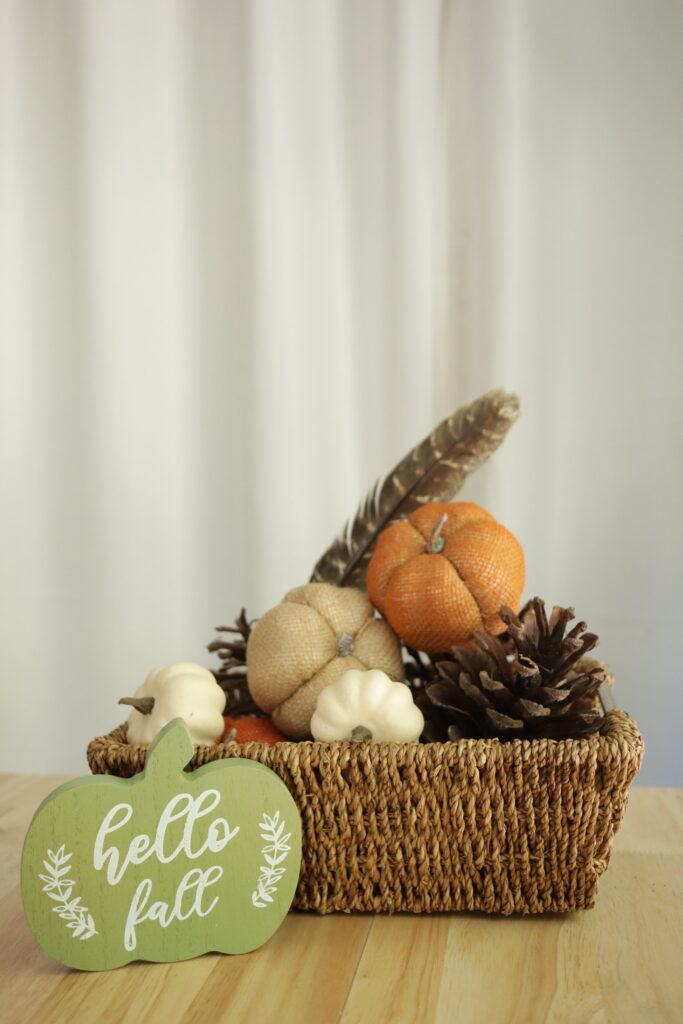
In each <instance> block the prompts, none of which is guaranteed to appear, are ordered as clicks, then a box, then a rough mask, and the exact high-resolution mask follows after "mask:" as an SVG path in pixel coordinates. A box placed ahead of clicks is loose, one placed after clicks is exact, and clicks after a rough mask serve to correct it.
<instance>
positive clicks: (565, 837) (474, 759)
mask: <svg viewBox="0 0 683 1024" xmlns="http://www.w3.org/2000/svg"><path fill="white" fill-rule="evenodd" d="M147 749H148V748H147V746H146V745H131V744H128V743H126V726H125V725H121V726H119V727H118V728H117V729H115V730H114V731H113V732H111V733H109V735H108V736H101V737H99V738H98V739H95V740H93V741H92V742H91V743H90V745H89V747H88V763H89V765H90V768H91V771H92V772H93V773H94V774H100V775H101V774H105V775H118V776H121V777H123V778H129V777H130V776H132V775H135V774H136V773H137V772H139V771H140V770H141V769H142V768H143V767H144V764H145V757H146V754H147ZM642 752H643V741H642V737H641V736H640V733H639V732H638V729H637V727H636V725H635V723H634V722H633V721H632V719H631V718H630V717H629V716H628V715H627V714H626V713H625V712H624V711H610V712H608V713H607V715H606V719H605V724H604V726H603V728H602V731H601V733H600V734H594V735H591V736H586V737H583V738H581V739H574V740H533V741H531V742H530V741H528V740H513V741H511V742H508V743H501V742H500V741H499V740H461V741H459V742H457V743H425V744H418V743H369V742H368V743H362V744H352V743H346V742H344V743H341V742H340V743H313V742H302V743H289V742H288V743H277V744H274V745H268V744H263V743H244V744H238V743H226V744H219V745H213V746H198V747H195V756H194V757H193V759H192V761H191V762H190V765H189V767H190V768H197V767H199V766H200V765H202V764H205V763H206V762H208V761H215V760H217V759H219V758H223V757H246V758H250V759H252V760H254V761H260V762H261V764H265V765H267V766H268V767H269V768H272V770H273V771H274V772H276V773H277V774H278V775H279V776H280V778H281V779H283V781H284V782H285V784H286V786H287V788H288V789H289V791H290V792H291V794H292V796H293V797H294V800H295V801H296V804H297V806H298V808H299V811H300V813H301V827H302V839H303V857H302V863H301V876H300V879H299V886H298V888H297V892H296V896H295V898H294V903H293V906H294V908H296V909H299V910H314V911H317V912H318V913H321V914H326V913H330V912H332V911H375V912H393V911H413V912H415V913H422V912H429V911H452V910H480V911H486V912H487V913H502V914H511V913H515V912H518V913H524V914H533V913H542V912H545V911H567V910H575V909H579V908H587V907H591V906H593V904H594V903H595V896H596V888H597V881H598V878H599V877H600V875H601V874H602V872H603V871H604V870H605V868H606V867H607V864H608V862H609V857H610V851H611V846H612V840H613V838H614V834H615V832H616V831H617V829H618V827H619V825H620V823H621V819H622V817H623V814H624V811H625V809H626V802H627V798H628V789H629V786H630V784H631V781H632V780H633V777H634V776H635V774H636V772H637V771H638V768H639V767H640V762H641V759H642Z"/></svg>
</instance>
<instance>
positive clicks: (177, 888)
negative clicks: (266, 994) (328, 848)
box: [21, 718, 301, 971]
mask: <svg viewBox="0 0 683 1024" xmlns="http://www.w3.org/2000/svg"><path fill="white" fill-rule="evenodd" d="M192 753H193V746H192V742H191V740H190V737H189V735H188V732H187V727H186V726H185V723H184V722H183V720H182V719H180V718H177V719H175V720H174V721H173V722H170V723H169V724H168V725H167V726H165V728H164V729H162V730H161V731H160V732H159V734H158V735H157V736H156V738H155V740H154V742H153V743H152V745H151V746H150V749H149V753H148V755H147V763H146V766H145V769H144V771H142V772H141V773H140V774H139V775H136V776H135V777H134V778H132V779H118V778H113V777H112V776H88V777H84V778H80V779H75V780H74V781H73V782H67V783H66V784H65V785H64V786H60V787H59V788H58V789H56V790H54V792H53V793H51V794H50V795H49V796H48V797H47V798H46V799H45V800H44V801H43V803H42V804H41V805H40V807H39V808H38V810H37V811H36V814H35V817H34V818H33V821H32V823H31V826H30V828H29V831H28V834H27V836H26V840H25V842H24V851H23V855H22V862H21V890H22V897H23V902H24V911H25V913H26V917H27V919H28V922H29V925H30V927H31V930H32V932H33V934H34V935H35V937H36V939H37V940H38V942H39V943H40V945H41V946H42V947H43V949H44V950H45V951H46V952H47V953H49V954H50V955H51V956H53V957H55V959H57V960H60V961H61V962H62V963H64V964H67V965H68V966H69V967H77V968H81V969H83V970H91V971H98V970H104V969H106V968H109V967H119V966H120V965H121V964H125V963H128V962H129V961H131V960H152V961H157V962H173V961H176V960H187V959H189V958H190V957H195V956H199V955H200V954H201V953H206V952H209V951H217V952H222V953H246V952H248V951H249V950H251V949H256V947H258V946H260V945H262V944H263V943H264V942H265V941H266V940H267V939H269V938H270V936H271V935H272V934H273V933H274V932H275V931H276V929H277V928H278V926H279V925H280V924H281V922H282V920H283V918H284V917H285V915H286V913H287V911H288V910H289V906H290V904H291V902H292V899H293V898H294V892H295V889H296V885H297V881H298V878H299V868H300V864H301V823H300V820H299V812H298V810H297V807H296V804H295V803H294V800H293V799H292V797H291V795H290V793H289V790H288V789H287V787H286V786H285V784H284V783H283V782H282V780H281V779H280V778H279V777H278V776H277V775H276V774H275V772H273V771H271V770H270V768H266V767H265V766H264V765H261V764H258V763H257V762H256V761H248V760H245V759H243V758H230V759H226V760H221V761H213V762H212V763H210V764H207V765H204V766H203V767H201V768H199V769H197V771H194V772H184V771H183V767H184V765H186V764H187V762H188V761H189V760H190V758H191V757H192Z"/></svg>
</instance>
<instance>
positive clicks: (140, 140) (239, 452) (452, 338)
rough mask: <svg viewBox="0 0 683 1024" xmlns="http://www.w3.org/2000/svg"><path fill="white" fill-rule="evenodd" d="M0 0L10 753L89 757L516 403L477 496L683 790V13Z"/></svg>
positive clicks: (478, 480)
mask: <svg viewBox="0 0 683 1024" xmlns="http://www.w3.org/2000/svg"><path fill="white" fill-rule="evenodd" d="M0 11H1V14H0V147H1V158H0V254H1V255H0V259H1V261H2V267H1V274H0V288H1V289H2V290H1V293H0V331H1V334H0V337H1V341H2V356H3V358H2V367H1V374H0V423H1V429H0V444H1V445H2V475H1V477H0V479H1V480H2V519H1V522H2V530H1V532H0V559H1V564H0V568H1V573H2V576H1V578H2V609H1V613H0V616H1V617H0V644H1V646H0V665H1V671H2V693H3V712H2V717H1V723H2V724H1V747H0V769H3V770H6V771H31V770H33V771H42V772H48V771H52V772H54V771H64V772H79V771H84V770H85V768H86V766H85V756H84V752H85V748H86V746H87V743H88V740H89V739H90V738H91V737H92V736H95V735H98V734H101V733H103V732H105V731H108V730H109V729H110V728H111V727H112V726H114V725H115V724H117V723H118V722H119V721H121V720H122V719H123V717H125V716H124V715H123V714H122V709H120V708H118V707H117V704H116V702H117V699H118V697H119V696H122V695H127V694H130V693H131V692H132V691H133V690H134V689H135V688H136V687H137V686H138V685H139V684H140V682H142V679H143V678H144V676H145V674H146V673H147V672H148V671H149V670H150V669H151V668H153V667H154V666H156V665H159V664H164V663H169V662H172V661H180V660H192V661H199V662H202V663H204V664H209V665H210V664H212V661H211V657H210V656H209V655H208V654H207V653H206V650H205V646H206V643H207V642H208V641H209V640H210V639H211V638H212V637H213V635H214V633H213V627H214V626H215V625H217V624H219V623H221V622H225V621H226V620H228V621H229V620H232V618H233V617H234V616H235V615H236V614H237V612H238V611H239V609H240V607H241V606H242V605H246V607H247V610H248V612H249V613H250V614H251V615H252V616H255V615H257V614H260V613H262V612H264V611H265V610H266V609H267V608H268V607H270V606H271V605H272V604H274V603H275V602H277V601H279V600H280V599H281V597H282V596H283V595H284V593H285V592H286V591H287V590H288V589H290V588H291V587H293V586H296V585H298V584H300V583H302V582H305V581H306V580H307V579H308V576H309V574H310V571H311V568H312V566H313V564H314V562H315V561H316V559H317V557H318V556H319V555H320V554H321V553H322V550H323V549H324V547H325V546H326V544H327V543H328V541H329V540H330V539H331V538H332V536H333V535H334V534H335V532H336V531H337V530H338V529H339V528H340V527H341V525H342V523H343V521H344V519H345V518H346V517H347V516H348V515H349V514H350V513H352V512H353V510H354V509H355V507H356V505H357V503H358V501H359V499H360V497H361V496H362V495H363V494H364V492H365V490H366V489H367V487H368V486H369V484H370V483H371V482H372V481H373V480H374V479H375V478H376V477H377V476H379V475H381V474H382V473H383V472H385V471H386V470H387V469H388V468H390V467H391V465H393V463H394V462H395V461H396V460H397V459H398V458H399V457H400V456H401V455H402V454H403V453H404V452H405V451H406V450H407V449H408V448H409V447H411V446H412V445H413V444H414V443H415V442H416V441H418V440H419V439H420V438H421V437H422V436H423V435H424V434H425V433H426V432H427V431H428V430H429V429H431V427H432V426H433V425H434V424H435V423H436V422H437V421H438V420H439V419H440V418H441V417H443V416H444V415H446V414H447V413H448V412H450V411H452V410H453V409H454V408H455V407H456V406H458V405H460V404H462V403H463V402H465V401H468V400H470V399H472V398H474V397H476V396H477V395H478V394H480V393H482V392H483V391H486V390H488V389H489V388H491V387H495V386H503V387H506V388H509V389H511V390H515V391H517V392H518V393H519V394H520V396H521V399H522V406H523V417H522V419H521V420H520V422H519V423H518V424H517V425H516V426H515V427H514V428H513V430H512V432H511V434H510V436H509V438H508V439H507V440H506V442H505V444H504V445H503V447H502V448H501V449H500V450H499V451H498V453H497V454H496V455H495V456H494V457H493V459H492V461H491V462H490V463H489V465H488V466H487V467H486V468H485V469H483V470H481V471H480V472H479V473H478V474H477V475H476V476H474V477H472V478H471V480H470V481H469V482H468V484H467V486H466V489H465V491H464V492H462V497H466V498H469V499H471V500H475V501H479V502H481V503H482V504H484V505H485V506H486V507H487V508H489V509H490V511H491V512H493V514H494V515H496V516H497V517H498V518H499V519H501V520H502V522H504V523H505V524H506V525H507V526H508V527H509V528H510V529H511V530H512V531H513V532H514V533H515V534H516V535H517V536H518V537H519V539H520V540H521V542H522V543H523V545H524V547H525V549H526V553H527V568H528V586H527V594H528V596H531V595H532V594H534V593H539V594H540V595H541V596H543V597H544V598H546V599H547V600H548V601H550V602H551V603H562V604H573V605H575V606H576V608H577V611H578V613H579V614H580V616H581V617H582V618H585V619H587V620H588V622H589V624H590V626H591V628H593V629H594V630H595V631H596V632H598V633H600V635H601V637H602V645H601V648H600V649H599V652H598V653H600V654H601V655H602V657H603V658H604V659H605V660H607V661H608V662H609V663H610V664H611V666H612V667H613V669H614V670H615V673H616V676H617V683H618V690H617V693H616V697H617V701H618V703H619V704H620V705H621V706H623V707H625V708H627V709H628V710H629V711H630V712H631V713H632V714H633V715H634V717H636V719H637V720H638V722H639V724H640V725H641V728H642V729H643V731H644V733H645V737H646V742H647V746H648V750H647V755H646V762H645V767H644V770H643V772H642V775H641V780H642V781H645V782H649V783H651V784H677V785H683V763H682V758H681V753H680V749H681V744H680V720H681V716H682V714H683V701H682V699H681V682H682V679H681V668H680V657H679V652H678V648H679V646H680V645H679V643H678V636H679V632H680V618H681V610H680V605H681V601H680V594H681V583H680V581H681V578H682V575H683V543H682V541H681V529H680V524H681V521H682V520H683V498H682V488H681V470H680V466H681V456H682V454H683V415H682V413H681V383H682V381H683V360H682V358H681V356H682V337H681V333H682V328H683V300H682V298H681V295H682V294H683V291H682V289H681V270H682V269H683V213H682V205H683V204H682V202H681V181H682V180H683V137H682V134H681V129H680V127H679V121H680V106H681V102H680V101H681V96H682V95H683V91H682V90H683V73H682V70H681V69H682V68H683V7H682V6H681V5H680V4H679V3H677V2H676V0H671V2H669V0H657V2H656V3H651V2H649V0H621V2H616V0H604V2H602V3H600V4H595V3H593V2H588V0H583V2H581V0H580V2H577V3H574V4H565V3H562V2H560V0H558V2H554V0H552V2H550V3H548V2H540V0H498V2H494V0H454V2H447V0H421V2H420V3H416V2H410V0H404V2H399V0H369V2H361V0H251V2H246V0H245V2H237V0H195V2H189V0H183V2H180V0H144V2H139V0H136V2H133V0H99V2H98V3H87V2H85V0H82V2H76V0H70V2H66V0H64V2H58V0H48V2H44V0H0Z"/></svg>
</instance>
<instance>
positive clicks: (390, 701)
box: [311, 669, 424, 743]
mask: <svg viewBox="0 0 683 1024" xmlns="http://www.w3.org/2000/svg"><path fill="white" fill-rule="evenodd" d="M423 728H424V717H423V715H422V712H421V711H420V709H419V708H418V707H417V706H416V705H415V703H414V702H413V697H412V694H411V692H410V689H409V688H408V687H407V686H406V684H405V683H396V682H394V681H393V680H392V679H390V678H389V676H388V675H386V674H385V673H384V672H380V671H379V669H371V670H370V671H369V672H360V671H357V670H355V669H351V670H350V671H348V672H345V673H344V674H343V675H342V676H340V677H339V678H338V679H337V680H336V681H335V682H333V683H330V685H329V686H326V687H325V689H324V690H323V691H322V692H321V693H320V694H319V696H318V700H317V702H316V707H315V711H314V712H313V715H312V717H311V732H312V733H313V738H314V739H316V740H325V741H330V740H350V739H372V740H374V741H375V742H377V743H384V742H386V741H392V740H393V741H395V742H396V743H408V742H411V741H413V740H417V739H419V737H420V733H421V732H422V730H423Z"/></svg>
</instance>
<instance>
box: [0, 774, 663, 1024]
mask: <svg viewBox="0 0 683 1024" xmlns="http://www.w3.org/2000/svg"><path fill="white" fill-rule="evenodd" d="M64 781H65V777H64V776H59V777H58V776H37V775H32V776H29V775H14V776H0V844H1V849H0V895H1V896H2V902H1V908H2V909H1V924H0V1021H3V1022H11V1024H15V1022H16V1024H49V1022H59V1024H61V1022H80V1021H83V1022H88V1024H93V1022H98V1021H106V1022H107V1024H110V1022H118V1021H122V1022H123V1021H125V1022H130V1024H138V1022H140V1024H142V1022H149V1021H154V1022H156V1021H161V1022H163V1024H174V1022H176V1021H188V1022H194V1021H196V1022H206V1024H214V1022H218V1021H231V1022H235V1024H252V1022H253V1024H269V1022H271V1021H272V1022H278V1024H288V1022H296V1024H328V1022H336V1021H342V1022H344V1024H352V1022H353V1024H356V1022H358V1024H366V1022H368V1024H383V1022H392V1024H393V1022H401V1024H402V1022H405V1024H419V1022H423V1021H424V1022H425V1024H432V1022H442V1021H443V1022H444V1024H446V1022H448V1024H451V1022H452V1024H456V1022H457V1024H498V1022H506V1024H508V1022H509V1024H513V1022H515V1024H536V1022H541V1021H552V1022H567V1024H582V1022H591V1024H609V1022H612V1021H614V1022H615V1024H630V1022H634V1024H658V1022H660V1021H661V1022H664V1021H666V1022H675V1024H680V1022H683V900H682V896H683V867H682V865H683V790H674V789H637V788H636V789H633V790H632V791H631V800H630V804H629V808H628V811H627V813H626V818H625V821H624V824H623V826H622V829H621V831H620V833H619V835H618V836H617V839H616V842H615V847H614V853H613V857H612V862H611V864H610V866H609V868H608V870H607V873H606V874H605V875H604V876H603V878H602V880H601V883H600V890H599V895H598V903H597V906H596V907H595V909H593V910H590V911H583V912H578V913H574V914H565V915H562V916H556V915H544V916H540V917H530V918H521V917H516V918H515V917H512V918H502V917H490V916H486V915H478V914H435V915H430V916H413V915H400V914H399V915H396V916H393V917H392V916H372V915H365V914H357V915H346V914H335V915H330V916H326V917H319V916H317V915H315V914H301V913H292V914H290V915H289V916H288V917H287V918H286V920H285V922H284V924H283V925H282V927H281V928H280V930H279V931H278V932H277V933H276V934H275V935H274V936H273V938H271V939H270V941H269V942H267V943H266V945H265V946H262V947H261V948H260V949H258V950H255V951H254V952H253V953H248V954H245V955H243V956H234V957H230V956H217V955H213V954H211V955H206V956H202V957H199V958H198V959H196V960H189V961H186V962H185V963H179V964H143V963H136V964H130V965H129V966H127V967H121V968H119V969H118V970H114V971H107V972H103V973H101V974H90V973H81V972H78V971H72V970H69V969H67V968H65V967H62V966H60V965H59V964H58V963H56V962H55V961H53V960H52V959H51V958H50V957H48V956H47V955H46V954H45V953H43V952H42V950H41V949H40V948H39V947H38V946H37V944H36V942H35V940H34V939H33V936H32V935H31V933H30V932H29V930H28V926H27V924H26V921H25V920H24V917H23V913H22V909H21V900H20V894H19V887H18V872H19V861H20V857H21V845H22V841H23V838H24V835H25V833H26V830H27V828H28V825H29V822H30V819H31V817H32V815H33V812H34V810H35V809H36V807H37V805H38V803H39V802H40V800H41V799H42V798H43V796H45V795H46V794H47V793H48V792H49V791H50V790H52V789H53V788H54V787H55V786H57V785H59V784H60V783H61V782H64Z"/></svg>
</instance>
